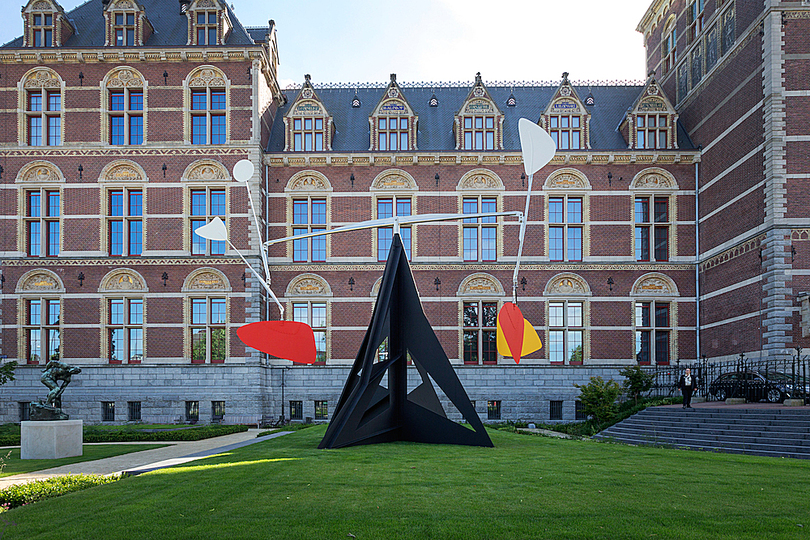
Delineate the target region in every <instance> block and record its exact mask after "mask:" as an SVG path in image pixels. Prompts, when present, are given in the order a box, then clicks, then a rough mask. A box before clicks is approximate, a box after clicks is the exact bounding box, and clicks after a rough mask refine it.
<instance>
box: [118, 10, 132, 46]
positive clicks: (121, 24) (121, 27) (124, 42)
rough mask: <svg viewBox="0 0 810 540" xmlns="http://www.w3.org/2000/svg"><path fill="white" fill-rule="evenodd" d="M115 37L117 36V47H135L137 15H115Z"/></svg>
mask: <svg viewBox="0 0 810 540" xmlns="http://www.w3.org/2000/svg"><path fill="white" fill-rule="evenodd" d="M113 22H114V25H113V35H114V36H115V46H116V47H126V46H130V47H131V46H133V45H135V44H136V43H135V14H134V13H114V14H113Z"/></svg>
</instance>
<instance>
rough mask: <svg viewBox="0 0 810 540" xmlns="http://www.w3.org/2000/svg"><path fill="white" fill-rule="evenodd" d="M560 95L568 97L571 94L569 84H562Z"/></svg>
mask: <svg viewBox="0 0 810 540" xmlns="http://www.w3.org/2000/svg"><path fill="white" fill-rule="evenodd" d="M560 95H561V96H565V97H568V96H570V95H571V87H570V86H563V87H562V88H560Z"/></svg>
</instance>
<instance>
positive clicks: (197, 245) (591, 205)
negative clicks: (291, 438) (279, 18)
mask: <svg viewBox="0 0 810 540" xmlns="http://www.w3.org/2000/svg"><path fill="white" fill-rule="evenodd" d="M709 3H710V4H712V5H711V6H708V5H707V6H703V5H702V2H701V3H700V6H699V7H702V8H703V10H702V11H701V12H697V11H694V8H692V7H690V6H688V5H687V4H686V3H685V2H680V1H677V0H675V1H671V2H665V1H656V2H654V3H653V4H652V5H651V6H650V9H649V10H648V12H647V14H646V15H645V16H644V19H643V20H642V22H641V23H640V25H639V31H640V32H642V33H643V34H644V35H645V39H646V43H647V52H648V64H649V67H650V71H651V72H653V71H654V72H655V73H651V74H650V76H649V77H648V79H647V81H646V82H645V83H643V84H639V85H636V86H615V85H590V86H579V85H577V84H574V83H572V82H570V81H569V79H568V75H567V74H564V75H563V78H562V80H561V81H560V82H559V83H555V84H552V85H539V84H530V83H525V84H520V83H516V84H514V85H509V86H501V85H489V84H487V83H485V82H484V81H483V79H482V78H481V76H480V75H477V76H476V79H475V81H474V82H472V83H469V84H464V85H446V86H441V87H439V86H433V85H422V84H418V83H400V82H398V81H397V80H396V76H395V75H392V76H391V77H390V82H388V83H387V84H383V85H373V84H372V85H366V86H365V87H362V88H356V87H341V86H336V85H331V84H318V83H317V82H316V83H313V81H311V80H310V78H309V76H306V77H305V79H304V82H303V84H301V85H300V86H299V87H297V88H295V89H288V90H281V89H280V88H279V87H278V84H277V82H276V67H277V63H278V54H277V48H276V41H275V29H274V24H273V22H272V21H270V23H269V25H268V26H267V27H264V28H245V27H243V26H242V25H241V23H240V22H239V21H238V20H237V19H236V17H235V15H234V13H233V11H232V10H231V9H230V8H229V7H228V6H227V5H226V4H225V3H224V2H222V1H220V0H191V1H187V0H181V1H180V2H179V3H178V2H175V1H174V0H142V1H140V2H135V1H134V0H117V1H116V0H91V1H90V2H87V3H85V4H83V5H82V6H80V7H78V8H76V9H75V10H73V11H71V12H69V13H65V12H63V11H62V10H61V8H60V7H59V5H58V4H57V3H56V2H54V1H52V0H31V1H30V2H29V3H28V4H26V5H25V6H24V7H23V21H24V35H23V37H21V38H18V39H17V40H15V41H12V42H11V43H9V44H6V45H4V46H2V47H0V117H2V121H3V125H5V126H9V128H8V129H6V130H4V131H3V133H0V145H1V146H0V152H2V156H0V164H2V167H3V169H2V175H1V176H2V183H0V188H2V198H1V199H0V200H2V203H0V204H2V215H3V216H4V219H3V220H2V221H0V227H2V229H3V234H2V235H0V238H2V246H0V252H2V255H3V262H2V272H3V282H2V283H3V291H2V293H3V294H2V305H1V306H0V308H1V309H2V312H1V313H2V315H0V316H1V317H2V320H0V324H2V338H1V339H2V342H0V347H2V351H0V354H3V355H5V356H6V357H7V358H9V359H16V360H17V361H18V362H19V363H20V367H19V368H18V370H17V372H18V380H17V381H15V382H13V383H9V384H7V385H5V386H4V387H3V392H4V398H3V400H2V403H0V420H3V421H16V420H18V419H19V416H20V411H22V410H24V407H25V404H26V403H27V402H29V401H32V400H35V399H37V398H38V397H39V394H41V391H40V386H41V385H39V384H38V375H39V373H40V369H41V367H42V365H43V364H44V363H45V362H46V361H47V359H48V358H56V357H58V358H62V359H64V360H65V361H67V362H69V363H72V364H77V365H80V366H82V367H83V368H84V369H85V371H84V372H83V376H82V377H78V378H77V380H76V381H75V382H74V386H75V389H73V390H72V391H71V392H69V393H68V394H66V407H67V409H68V410H71V407H72V408H73V409H72V411H71V412H73V413H75V414H76V416H78V417H81V418H84V419H85V420H88V421H102V420H106V421H126V420H134V419H142V420H144V421H153V420H160V421H174V420H178V419H180V420H194V419H197V418H198V419H200V420H202V421H208V420H219V419H220V418H221V417H223V416H224V418H222V419H223V420H224V421H227V422H255V421H257V420H258V419H260V418H262V417H270V416H273V417H276V416H278V415H279V414H281V413H282V412H284V414H285V415H287V416H291V415H292V416H293V417H297V418H305V417H309V416H312V417H315V418H318V419H328V418H329V405H330V402H331V404H334V403H335V402H336V401H337V398H338V396H339V393H340V390H341V388H342V386H343V384H344V382H345V376H346V373H347V372H348V366H349V365H351V363H352V361H353V358H354V354H355V353H356V350H357V347H358V344H359V343H360V341H361V340H362V337H363V335H364V332H365V328H366V325H367V324H368V321H369V320H370V316H371V311H372V308H373V304H374V299H375V294H376V290H377V287H379V281H380V278H381V274H382V269H383V266H384V260H385V256H386V253H387V245H388V244H389V242H390V239H391V233H392V231H391V230H390V229H375V230H366V231H357V232H352V233H345V234H341V235H334V236H326V237H320V238H313V239H309V240H296V241H294V242H290V243H287V244H281V245H274V246H272V247H270V248H269V250H268V255H269V262H270V269H271V277H272V287H273V289H274V291H275V293H276V295H277V296H278V297H279V299H280V300H281V301H282V302H283V303H284V305H285V308H286V309H285V316H286V317H287V318H291V319H295V320H301V321H304V322H307V323H309V324H311V325H312V327H313V329H314V331H315V335H316V343H317V348H318V362H317V364H318V365H314V366H291V364H290V362H288V361H286V360H278V359H273V358H268V357H267V356H266V355H263V354H259V353H257V352H255V351H253V350H252V349H247V350H246V348H245V347H244V346H243V345H242V343H241V342H240V341H239V339H238V338H237V336H236V329H237V328H238V327H239V326H241V325H242V324H244V323H246V322H252V321H258V320H263V319H275V318H278V316H279V312H278V310H277V308H276V307H275V305H274V304H273V303H272V302H268V301H267V298H266V297H265V294H264V292H263V290H262V289H261V288H260V287H259V284H258V283H257V282H256V280H255V279H254V278H253V277H252V276H251V274H250V272H249V271H247V269H246V267H245V265H244V264H243V262H242V261H241V259H240V258H239V256H238V253H237V252H236V251H234V250H233V249H232V248H231V247H229V246H226V245H224V244H220V243H216V242H211V241H205V240H203V239H201V238H200V237H198V236H196V235H195V234H194V229H195V228H196V227H198V226H200V225H202V224H204V223H206V222H207V221H209V220H210V219H212V218H213V217H215V216H220V217H222V218H223V220H224V221H225V222H226V224H227V226H228V230H229V234H230V241H231V242H232V244H233V245H234V246H235V247H236V249H238V250H239V251H240V252H242V253H243V254H244V255H245V256H246V257H247V258H248V260H249V261H251V262H253V263H254V264H255V263H258V260H259V259H258V255H259V250H260V249H262V247H261V241H262V240H264V239H268V238H278V237H284V236H292V235H295V234H301V233H308V232H315V231H318V230H323V229H328V228H334V227H337V226H340V225H344V224H347V223H353V222H357V221H363V220H367V219H374V218H381V217H389V216H392V215H416V214H428V213H475V212H489V211H510V210H522V209H523V205H524V203H525V197H526V190H527V186H526V181H527V179H526V178H525V175H524V174H522V173H523V165H522V160H521V153H520V146H519V142H518V136H517V120H518V119H519V118H520V117H526V118H529V119H532V120H533V121H537V122H538V123H539V124H540V125H541V126H542V127H544V128H545V129H546V130H548V131H549V133H550V134H551V135H552V137H553V138H555V141H556V142H557V145H558V149H559V150H558V152H557V154H556V156H555V158H554V160H553V161H552V162H551V163H550V164H549V165H548V166H546V167H544V168H543V169H541V170H540V171H539V172H538V173H536V174H535V175H534V189H533V191H532V202H531V208H530V212H529V215H528V227H527V236H526V244H525V247H524V257H523V262H522V265H521V272H520V275H519V286H518V291H517V293H518V303H519V305H520V307H521V309H522V311H523V313H524V315H525V316H526V318H527V319H528V320H529V321H531V322H532V324H533V325H534V326H535V328H536V329H537V331H538V333H539V334H540V337H541V339H542V341H543V344H544V347H543V348H542V349H541V350H540V351H538V352H537V353H534V354H531V355H528V356H527V357H525V358H523V359H521V363H520V365H518V366H516V365H515V364H514V363H513V361H512V359H510V358H503V357H500V356H499V355H498V354H497V351H496V350H495V347H494V322H493V320H494V319H493V315H494V313H496V311H497V309H498V308H499V307H500V306H501V305H502V303H503V302H505V301H508V300H509V299H511V296H512V283H511V279H512V270H513V268H514V263H515V259H516V252H517V243H518V234H517V233H518V228H519V227H518V224H517V221H516V220H514V219H512V218H497V219H488V218H484V219H479V220H474V219H473V220H462V221H447V222H441V223H432V224H416V225H413V226H410V227H406V228H403V230H402V236H403V241H404V243H405V245H406V248H407V250H408V252H409V258H410V261H411V265H412V270H413V274H414V277H415V281H416V284H417V287H418V289H419V292H420V295H421V297H422V301H423V305H424V309H425V313H426V315H427V317H428V319H429V320H430V321H431V324H432V325H433V327H434V329H435V331H436V333H437V335H438V337H439V339H440V341H441V343H442V345H443V347H444V349H445V351H446V353H447V355H448V357H449V358H450V359H451V362H453V363H454V364H455V365H456V370H457V372H458V373H459V377H460V378H461V380H462V382H463V383H464V384H465V387H466V388H467V390H468V393H469V394H470V396H471V398H472V399H473V400H475V401H476V407H477V410H478V411H479V412H480V413H481V414H482V415H486V417H488V418H496V417H498V416H501V415H502V417H503V418H518V417H521V418H532V419H536V420H548V419H555V420H556V419H573V418H574V417H575V408H574V403H575V400H576V394H577V391H576V389H575V388H573V386H572V385H573V383H574V382H584V381H587V379H588V377H590V376H592V375H603V376H605V377H610V376H613V377H614V378H615V377H616V375H615V371H616V368H617V367H619V366H622V365H628V364H635V363H641V364H659V365H660V364H663V365H667V364H674V363H677V362H691V361H694V360H696V359H697V358H698V357H699V356H700V355H702V354H705V355H707V356H709V357H711V358H723V357H726V356H729V355H736V354H738V353H740V352H744V353H746V354H748V355H751V354H759V352H758V351H760V350H764V351H767V352H766V353H765V354H772V355H784V354H786V349H787V347H790V346H793V345H795V344H798V343H800V337H799V336H800V334H801V328H802V319H801V316H800V312H799V307H800V306H799V304H798V303H797V302H799V300H797V299H796V293H797V292H798V291H799V290H800V289H801V290H806V287H805V288H802V285H801V280H802V279H805V278H803V277H801V276H803V275H804V274H803V273H802V272H801V269H800V267H799V266H798V265H800V264H803V263H802V261H805V263H804V266H805V267H806V261H807V260H809V259H807V255H806V254H804V255H803V254H802V250H801V245H800V242H801V241H805V243H806V241H807V240H808V238H810V235H809V234H808V232H807V231H808V228H810V223H808V222H807V218H806V215H807V214H806V211H804V210H803V208H802V205H801V202H802V198H806V193H807V190H806V189H804V186H803V184H802V183H803V182H805V183H806V181H807V179H806V174H805V175H802V173H801V170H805V169H802V165H801V160H802V159H805V160H806V155H807V152H806V151H804V152H802V147H803V148H805V149H806V146H807V140H806V139H807V136H803V135H802V131H801V130H802V129H803V128H801V126H800V124H799V123H796V124H795V125H794V124H793V123H792V121H786V115H785V110H786V107H791V109H793V108H795V109H796V110H804V107H803V103H802V100H806V99H807V96H806V95H805V94H807V92H808V90H807V89H803V88H802V85H805V86H806V80H807V79H806V78H803V77H801V76H799V75H792V74H791V73H792V72H793V69H794V68H795V69H796V70H798V71H799V72H800V70H801V69H802V68H806V65H807V64H806V62H807V60H806V59H804V58H803V53H800V52H799V51H800V49H801V44H800V40H799V37H798V36H800V35H801V28H802V25H805V23H807V22H808V19H807V18H805V15H807V14H810V11H808V10H807V8H802V7H801V6H800V3H799V2H782V3H778V2H777V3H775V4H776V5H774V6H771V5H770V3H769V4H768V6H766V8H765V9H762V6H760V8H759V9H758V10H754V9H752V8H750V7H749V5H748V3H742V2H733V1H728V0H727V1H725V2H717V4H718V5H719V6H718V5H716V4H715V2H714V0H710V1H709V2H707V4H709ZM690 5H691V4H690ZM749 10H750V11H751V12H750V13H749V12H748V11H749ZM755 11H756V13H754V12H755ZM729 12H730V13H731V15H729ZM698 15H699V16H700V17H702V19H696V20H699V21H703V22H701V26H700V28H698V27H697V26H696V25H697V23H695V22H689V23H687V21H692V19H694V18H695V17H696V16H698ZM670 19H672V20H670ZM777 19H778V20H777ZM757 21H759V22H761V23H762V24H760V25H759V26H757V25H758V24H759V22H757ZM704 22H705V24H703V23H704ZM766 22H767V24H770V26H769V27H768V29H765V26H766V25H765V23H766ZM776 22H779V23H780V24H776ZM782 23H784V24H782ZM757 28H760V29H761V30H759V31H758V30H757ZM673 32H674V33H673ZM690 32H691V34H690ZM712 32H714V34H712ZM752 32H753V33H752ZM749 34H750V35H749ZM754 34H756V35H754ZM710 36H714V37H712V38H710ZM752 36H754V37H752ZM673 38H674V40H673ZM667 39H669V41H667ZM687 41H689V45H687V43H686V42H687ZM667 43H674V44H675V48H676V52H674V53H673V51H672V47H673V46H672V45H667ZM706 43H714V47H715V52H716V53H717V54H716V56H717V57H716V58H715V57H712V63H711V64H709V62H708V61H709V55H708V54H707V53H706V52H705V51H706V50H707V48H708V47H709V45H706ZM697 44H703V45H701V47H703V48H702V49H701V51H702V52H701V53H700V54H696V53H695V48H697V47H698V45H697ZM690 47H691V48H690ZM791 47H793V49H791ZM701 55H702V56H701ZM804 56H806V55H804ZM693 58H696V59H698V60H695V61H696V62H697V61H700V62H702V64H701V68H700V73H699V72H698V71H699V70H698V68H697V67H695V68H693V67H692V64H691V63H688V62H691V61H692V59H693ZM684 64H687V67H686V68H683V65H684ZM786 68H790V69H786ZM684 70H686V71H685V72H686V73H687V79H686V86H685V87H683V88H680V87H679V84H680V80H681V79H680V77H678V76H676V75H677V74H678V73H681V72H682V71H684ZM760 75H762V76H760ZM765 75H767V77H766V76H765ZM757 85H759V86H757ZM766 95H767V96H768V98H767V99H765V98H764V97H763V96H766ZM798 118H800V116H798ZM763 119H764V120H763ZM763 121H764V125H765V126H766V129H765V130H764V131H763V129H762V125H763ZM797 122H800V120H797ZM15 126H16V128H15ZM699 144H702V145H703V147H702V148H700V147H698V145H699ZM802 145H803V146H802ZM802 156H805V157H804V158H803V157H802ZM789 158H792V159H789ZM240 159H250V160H251V161H252V162H253V163H254V165H255V170H256V173H255V175H254V177H253V178H252V179H251V180H250V181H249V182H248V184H247V186H248V189H247V190H246V189H245V186H244V185H243V184H240V183H239V182H236V181H235V180H234V179H232V177H231V171H232V168H233V165H234V164H235V163H236V162H237V161H239V160H240ZM805 165H806V164H805ZM248 194H250V197H251V198H252V200H253V202H254V205H255V206H256V208H257V209H259V213H260V217H261V221H262V228H263V230H262V231H261V235H262V238H259V237H258V236H256V231H255V230H254V228H253V227H251V221H252V220H251V218H250V214H249V209H248V205H247V197H248ZM698 212H699V218H698V220H697V224H696V215H698V214H697V213H698ZM802 223H804V226H802V225H801V224H802ZM780 235H781V236H780ZM793 237H795V240H796V243H795V247H796V253H795V254H792V253H791V250H790V245H791V243H790V239H791V238H793ZM808 246H810V244H808ZM777 256H778V259H777ZM255 266H256V267H257V268H259V267H260V264H255ZM805 273H807V272H806V270H805ZM805 277H806V276H805ZM797 287H798V288H797ZM802 298H805V302H807V296H806V295H805V296H804V297H802ZM760 300H761V302H762V308H760V307H759V303H760ZM805 309H806V310H810V306H806V307H805ZM753 313H756V316H754V315H752V314H753ZM760 323H761V326H760ZM752 324H753V325H754V326H751V325H752ZM804 327H805V333H806V332H807V330H806V328H807V322H806V320H805V322H804ZM760 328H762V330H761V331H760ZM381 354H385V351H384V350H383V351H381ZM209 407H210V408H209Z"/></svg>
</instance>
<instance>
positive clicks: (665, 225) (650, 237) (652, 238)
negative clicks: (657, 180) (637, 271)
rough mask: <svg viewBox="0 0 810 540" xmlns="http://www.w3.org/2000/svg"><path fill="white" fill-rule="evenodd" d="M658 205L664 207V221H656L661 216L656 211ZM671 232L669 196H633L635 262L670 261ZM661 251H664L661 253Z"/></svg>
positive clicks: (638, 194) (670, 198) (661, 194)
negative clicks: (661, 236)
mask: <svg viewBox="0 0 810 540" xmlns="http://www.w3.org/2000/svg"><path fill="white" fill-rule="evenodd" d="M640 205H643V206H640ZM659 205H664V216H665V218H666V219H663V220H659V219H658V217H659V215H661V214H660V212H659V210H658V208H659ZM643 208H646V210H643ZM640 210H641V211H640ZM645 214H646V215H645ZM645 218H646V219H645ZM673 230H674V229H673V221H672V197H671V195H668V194H663V193H659V194H655V193H653V194H647V193H634V194H633V257H634V259H635V261H636V262H668V261H670V260H671V258H672V254H671V252H670V242H671V239H672V234H673ZM645 232H646V234H645ZM660 233H663V235H664V237H665V238H664V239H663V244H662V245H659V243H660V242H661V240H660V236H659V234H660ZM662 249H663V250H664V251H661V250H662ZM645 253H646V257H645V256H644V255H645Z"/></svg>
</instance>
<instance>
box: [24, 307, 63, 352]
mask: <svg viewBox="0 0 810 540" xmlns="http://www.w3.org/2000/svg"><path fill="white" fill-rule="evenodd" d="M25 303H26V318H25V323H26V325H25V336H26V342H27V347H28V350H27V353H28V363H29V364H39V363H43V364H47V363H48V362H49V361H51V360H59V359H60V358H61V357H62V355H61V344H62V337H61V336H62V334H61V331H60V329H59V326H60V322H61V317H62V304H61V302H60V301H59V300H58V299H56V298H32V299H30V300H26V301H25Z"/></svg>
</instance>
